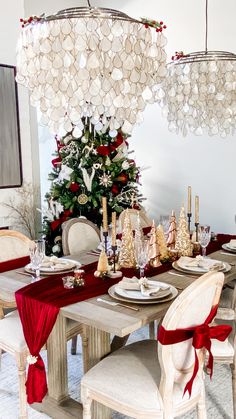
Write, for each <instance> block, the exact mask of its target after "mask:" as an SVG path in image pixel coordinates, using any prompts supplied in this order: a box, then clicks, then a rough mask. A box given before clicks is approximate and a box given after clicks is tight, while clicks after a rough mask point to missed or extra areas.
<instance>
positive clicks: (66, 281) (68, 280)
mask: <svg viewBox="0 0 236 419" xmlns="http://www.w3.org/2000/svg"><path fill="white" fill-rule="evenodd" d="M62 282H63V287H64V288H67V289H71V288H74V284H75V278H74V276H63V278H62Z"/></svg>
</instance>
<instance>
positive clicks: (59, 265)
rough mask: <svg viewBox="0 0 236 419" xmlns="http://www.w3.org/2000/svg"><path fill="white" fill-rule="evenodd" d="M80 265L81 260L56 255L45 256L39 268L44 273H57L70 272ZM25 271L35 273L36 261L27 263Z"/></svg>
mask: <svg viewBox="0 0 236 419" xmlns="http://www.w3.org/2000/svg"><path fill="white" fill-rule="evenodd" d="M80 266H81V264H80V262H78V261H75V260H71V259H65V258H57V257H56V256H51V257H48V256H44V258H43V260H42V262H41V263H40V264H39V269H40V272H41V273H42V274H44V275H57V274H58V273H61V272H65V273H66V272H70V271H72V270H74V269H75V268H78V267H80ZM25 271H26V272H27V273H29V274H32V273H35V267H34V263H32V262H31V263H29V264H27V265H26V266H25Z"/></svg>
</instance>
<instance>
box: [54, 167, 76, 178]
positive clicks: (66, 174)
mask: <svg viewBox="0 0 236 419" xmlns="http://www.w3.org/2000/svg"><path fill="white" fill-rule="evenodd" d="M73 171H74V170H73V169H71V167H69V166H66V165H64V164H62V166H61V171H60V173H59V175H58V178H59V179H60V180H70V176H71V174H72V173H73Z"/></svg>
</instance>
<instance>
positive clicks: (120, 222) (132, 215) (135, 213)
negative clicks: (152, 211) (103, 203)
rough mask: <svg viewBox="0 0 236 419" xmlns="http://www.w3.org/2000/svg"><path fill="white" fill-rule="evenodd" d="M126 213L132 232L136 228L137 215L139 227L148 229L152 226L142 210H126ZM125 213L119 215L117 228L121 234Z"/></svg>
mask: <svg viewBox="0 0 236 419" xmlns="http://www.w3.org/2000/svg"><path fill="white" fill-rule="evenodd" d="M128 212H129V216H130V221H131V225H132V229H133V230H135V228H136V227H137V226H138V215H139V219H140V227H141V228H144V227H150V226H151V225H152V221H151V220H150V219H149V218H148V216H147V214H146V212H145V211H144V209H141V210H136V209H133V208H128ZM125 213H126V210H124V211H122V212H121V213H120V215H119V219H118V227H119V231H120V232H122V230H123V225H124V219H125Z"/></svg>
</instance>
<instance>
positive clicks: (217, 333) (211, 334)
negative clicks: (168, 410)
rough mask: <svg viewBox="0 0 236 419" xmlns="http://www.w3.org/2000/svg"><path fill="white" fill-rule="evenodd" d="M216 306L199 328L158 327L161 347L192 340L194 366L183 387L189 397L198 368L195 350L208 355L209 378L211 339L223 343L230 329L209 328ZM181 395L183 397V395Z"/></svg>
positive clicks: (221, 326)
mask: <svg viewBox="0 0 236 419" xmlns="http://www.w3.org/2000/svg"><path fill="white" fill-rule="evenodd" d="M217 309H218V305H216V306H214V307H212V309H211V311H210V314H209V315H208V317H207V318H206V320H205V322H204V323H203V324H201V325H199V326H193V327H188V328H186V329H176V330H166V329H165V328H164V327H163V326H160V328H159V332H158V341H159V342H160V343H161V344H162V345H172V344H174V343H180V342H183V341H185V340H188V339H191V338H192V339H193V341H192V346H193V347H194V352H195V364H194V369H193V374H192V377H191V378H190V380H189V381H188V383H187V384H186V386H185V389H184V394H185V393H186V391H188V393H189V396H191V392H192V385H193V381H194V379H195V377H196V375H197V372H198V368H199V361H198V356H197V351H196V349H202V348H205V349H206V350H207V351H208V353H209V359H208V364H207V368H208V369H209V370H210V376H211V377H212V373H213V355H212V353H211V339H217V340H220V341H221V342H223V341H224V340H225V339H226V338H227V337H228V336H229V334H230V332H231V330H232V327H231V326H228V325H219V326H209V323H211V322H212V320H213V319H214V317H215V315H216V312H217ZM184 394H183V395H184Z"/></svg>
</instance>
